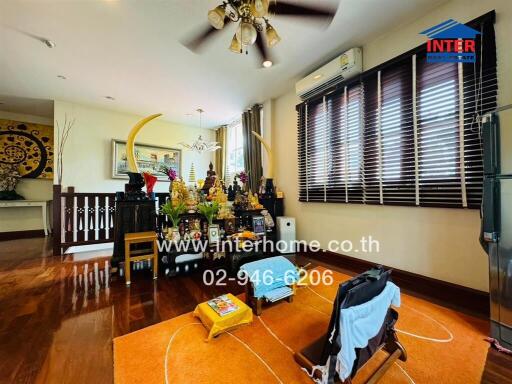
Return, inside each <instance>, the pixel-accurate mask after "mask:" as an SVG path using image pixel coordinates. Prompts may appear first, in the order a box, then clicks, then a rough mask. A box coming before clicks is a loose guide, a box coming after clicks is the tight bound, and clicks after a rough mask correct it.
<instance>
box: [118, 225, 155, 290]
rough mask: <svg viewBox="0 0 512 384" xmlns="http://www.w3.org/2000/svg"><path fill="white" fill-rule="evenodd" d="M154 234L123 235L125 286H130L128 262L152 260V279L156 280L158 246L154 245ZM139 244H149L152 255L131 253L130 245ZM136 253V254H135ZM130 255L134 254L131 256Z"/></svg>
mask: <svg viewBox="0 0 512 384" xmlns="http://www.w3.org/2000/svg"><path fill="white" fill-rule="evenodd" d="M156 239H157V238H156V233H155V232H135V233H126V234H125V235H124V271H125V279H126V285H130V284H131V280H130V273H131V268H130V262H132V261H142V260H152V261H153V279H157V278H158V246H157V243H156ZM140 243H151V245H152V253H145V254H142V255H141V254H140V253H141V251H131V249H130V246H131V245H132V244H140ZM137 252H138V254H137ZM132 254H134V255H133V256H132Z"/></svg>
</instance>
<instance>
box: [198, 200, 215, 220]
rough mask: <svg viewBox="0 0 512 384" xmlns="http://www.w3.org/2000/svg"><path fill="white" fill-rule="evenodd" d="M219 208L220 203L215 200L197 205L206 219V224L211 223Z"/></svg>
mask: <svg viewBox="0 0 512 384" xmlns="http://www.w3.org/2000/svg"><path fill="white" fill-rule="evenodd" d="M219 209H220V204H219V203H218V202H216V201H211V202H208V201H205V202H202V203H199V204H198V205H197V210H198V211H199V213H200V214H201V215H203V216H204V217H206V220H208V225H212V224H213V219H214V218H215V217H216V216H217V213H218V212H219Z"/></svg>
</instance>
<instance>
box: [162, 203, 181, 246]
mask: <svg viewBox="0 0 512 384" xmlns="http://www.w3.org/2000/svg"><path fill="white" fill-rule="evenodd" d="M186 209H187V207H186V206H185V204H184V203H183V202H179V203H177V204H175V205H173V203H172V199H169V201H167V202H166V203H165V204H164V205H162V208H161V209H160V212H161V213H163V214H164V215H166V216H167V217H168V218H169V219H170V220H171V223H172V228H170V229H169V237H170V240H171V241H172V240H174V241H178V240H179V237H180V231H179V229H178V225H179V222H180V215H182V214H183V213H185V211H186Z"/></svg>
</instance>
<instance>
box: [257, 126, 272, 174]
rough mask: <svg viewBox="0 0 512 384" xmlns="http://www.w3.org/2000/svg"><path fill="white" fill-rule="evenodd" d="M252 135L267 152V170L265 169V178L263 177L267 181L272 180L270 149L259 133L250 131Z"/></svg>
mask: <svg viewBox="0 0 512 384" xmlns="http://www.w3.org/2000/svg"><path fill="white" fill-rule="evenodd" d="M252 134H253V135H254V136H256V138H257V139H258V140H259V141H260V142H261V144H263V146H264V147H265V150H266V151H267V157H268V164H267V168H268V169H267V176H265V177H266V178H268V179H272V178H273V175H274V174H273V169H274V159H273V157H272V149H271V148H270V145H269V143H268V142H267V141H266V140H265V139H264V138H263V137H261V135H260V134H259V133H256V132H254V131H252Z"/></svg>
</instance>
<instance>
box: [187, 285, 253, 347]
mask: <svg viewBox="0 0 512 384" xmlns="http://www.w3.org/2000/svg"><path fill="white" fill-rule="evenodd" d="M227 297H228V298H229V299H230V300H231V301H232V302H233V303H234V304H236V305H237V306H238V309H237V310H236V311H233V312H231V313H228V314H227V315H224V316H220V315H219V314H218V313H217V312H215V310H214V309H213V308H212V307H210V306H209V305H208V302H204V303H201V304H199V305H198V306H197V307H196V309H195V310H194V316H196V317H198V318H199V319H200V320H201V322H202V323H203V324H204V326H205V327H206V328H207V329H209V330H210V333H209V335H208V339H207V341H209V340H211V339H212V337H214V336H217V335H219V334H221V333H222V332H227V331H228V330H230V329H232V328H235V327H237V326H239V325H242V324H250V323H252V310H251V308H249V307H248V306H247V305H246V304H245V303H244V302H243V301H241V300H240V299H238V298H237V297H235V296H233V295H232V294H231V293H228V294H227Z"/></svg>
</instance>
